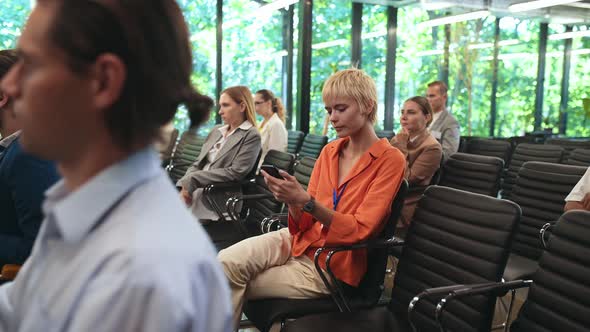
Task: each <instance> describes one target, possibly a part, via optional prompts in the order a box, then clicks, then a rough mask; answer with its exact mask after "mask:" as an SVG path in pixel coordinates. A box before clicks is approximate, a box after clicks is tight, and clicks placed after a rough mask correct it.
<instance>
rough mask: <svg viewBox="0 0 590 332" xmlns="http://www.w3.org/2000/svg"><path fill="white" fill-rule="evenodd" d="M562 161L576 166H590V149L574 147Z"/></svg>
mask: <svg viewBox="0 0 590 332" xmlns="http://www.w3.org/2000/svg"><path fill="white" fill-rule="evenodd" d="M563 163H564V164H568V165H576V166H586V167H588V166H590V149H574V150H573V151H572V152H571V153H570V155H569V157H568V158H567V160H564V162H563Z"/></svg>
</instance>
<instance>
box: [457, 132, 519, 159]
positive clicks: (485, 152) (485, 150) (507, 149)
mask: <svg viewBox="0 0 590 332" xmlns="http://www.w3.org/2000/svg"><path fill="white" fill-rule="evenodd" d="M465 152H467V153H471V154H479V155H482V156H491V157H498V158H500V159H502V160H504V165H507V164H508V161H509V160H510V154H511V153H512V145H511V144H510V142H508V141H500V140H493V139H487V138H476V139H471V140H469V142H468V143H467V150H466V151H465Z"/></svg>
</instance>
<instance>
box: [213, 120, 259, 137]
mask: <svg viewBox="0 0 590 332" xmlns="http://www.w3.org/2000/svg"><path fill="white" fill-rule="evenodd" d="M253 126H254V125H253V124H252V123H250V121H248V120H246V121H244V122H242V124H241V125H240V126H238V128H236V129H242V130H248V129H250V128H252V127H253ZM228 129H229V125H225V126H221V127H219V129H217V130H219V132H220V133H221V135H222V136H225V133H227V130H228ZM236 129H234V130H233V131H232V132H231V133H229V134H230V135H231V134H233V133H234V132H235V131H236Z"/></svg>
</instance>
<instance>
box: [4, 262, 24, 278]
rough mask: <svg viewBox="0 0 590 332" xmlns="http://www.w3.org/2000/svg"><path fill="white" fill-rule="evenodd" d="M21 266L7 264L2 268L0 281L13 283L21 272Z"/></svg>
mask: <svg viewBox="0 0 590 332" xmlns="http://www.w3.org/2000/svg"><path fill="white" fill-rule="evenodd" d="M20 268H21V265H18V264H6V265H4V266H2V271H1V272H0V280H1V281H12V280H14V278H16V275H17V274H18V271H19V270H20Z"/></svg>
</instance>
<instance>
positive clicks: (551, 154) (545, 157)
mask: <svg viewBox="0 0 590 332" xmlns="http://www.w3.org/2000/svg"><path fill="white" fill-rule="evenodd" d="M562 157H563V148H562V147H560V146H557V145H544V144H528V143H523V144H519V145H517V146H516V149H515V150H514V152H513V153H512V158H510V164H509V165H508V171H507V172H506V174H505V176H504V182H503V183H502V197H503V198H506V199H509V198H510V193H511V192H512V187H514V183H515V182H516V177H517V175H518V171H519V170H520V168H521V167H522V165H523V164H524V163H525V162H527V161H544V162H547V163H559V162H560V161H561V158H562Z"/></svg>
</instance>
